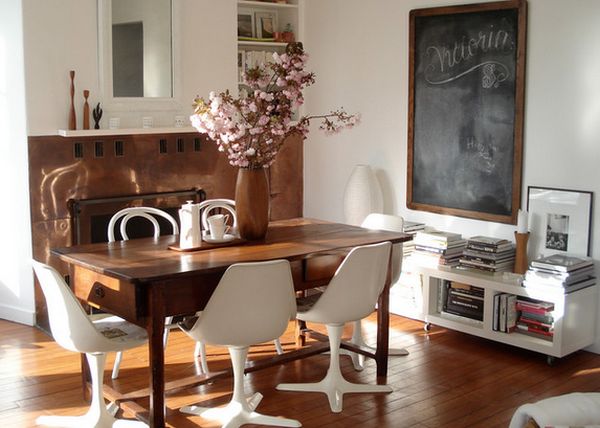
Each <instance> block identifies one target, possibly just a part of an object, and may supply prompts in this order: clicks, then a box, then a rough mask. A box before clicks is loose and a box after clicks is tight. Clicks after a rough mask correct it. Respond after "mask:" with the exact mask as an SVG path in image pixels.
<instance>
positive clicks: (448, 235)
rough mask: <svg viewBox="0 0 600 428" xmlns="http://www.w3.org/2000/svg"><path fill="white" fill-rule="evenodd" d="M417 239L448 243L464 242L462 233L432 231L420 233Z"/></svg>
mask: <svg viewBox="0 0 600 428" xmlns="http://www.w3.org/2000/svg"><path fill="white" fill-rule="evenodd" d="M417 238H423V239H426V240H432V241H439V242H446V243H448V242H452V241H459V240H462V235H461V234H460V233H453V232H444V231H443V230H430V231H428V232H424V231H423V232H418V233H417Z"/></svg>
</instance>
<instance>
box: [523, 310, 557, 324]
mask: <svg viewBox="0 0 600 428" xmlns="http://www.w3.org/2000/svg"><path fill="white" fill-rule="evenodd" d="M519 314H520V318H525V319H531V320H535V321H537V322H540V323H543V324H548V325H553V324H554V316H553V315H552V314H549V315H543V314H536V313H534V312H524V311H519Z"/></svg>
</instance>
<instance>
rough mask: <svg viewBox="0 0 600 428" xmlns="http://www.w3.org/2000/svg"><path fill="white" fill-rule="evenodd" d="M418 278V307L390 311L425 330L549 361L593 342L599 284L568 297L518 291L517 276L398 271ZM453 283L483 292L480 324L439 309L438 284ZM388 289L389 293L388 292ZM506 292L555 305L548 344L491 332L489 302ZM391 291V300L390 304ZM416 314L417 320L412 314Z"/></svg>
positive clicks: (436, 270)
mask: <svg viewBox="0 0 600 428" xmlns="http://www.w3.org/2000/svg"><path fill="white" fill-rule="evenodd" d="M404 270H406V271H410V272H411V273H412V274H413V275H420V278H421V287H419V288H420V290H421V292H422V296H421V297H420V298H419V299H418V300H419V301H420V302H422V307H418V308H413V310H412V311H410V312H407V311H406V310H404V311H403V310H395V311H394V310H393V308H394V304H393V302H390V307H391V308H392V310H393V311H394V312H395V313H398V314H399V315H405V316H409V317H411V318H416V319H420V320H422V321H424V322H425V323H426V324H425V328H426V330H429V329H430V328H431V325H437V326H440V327H444V328H449V329H451V330H456V331H461V332H464V333H467V334H472V335H474V336H479V337H483V338H486V339H490V340H494V341H496V342H502V343H505V344H508V345H512V346H517V347H519V348H524V349H528V350H531V351H535V352H540V353H542V354H545V355H547V356H548V362H549V363H551V362H552V360H553V359H554V358H560V357H563V356H565V355H568V354H571V353H573V352H575V351H577V350H579V349H582V348H585V347H586V346H589V345H591V344H593V343H594V339H595V327H596V312H597V301H598V297H597V293H598V286H597V285H593V286H590V287H587V288H584V289H581V290H578V291H574V292H572V293H569V294H563V293H562V292H557V293H548V292H540V291H534V290H531V289H528V288H525V287H522V286H521V285H520V282H519V276H518V275H515V274H510V273H508V274H503V273H497V274H488V273H483V272H482V273H479V272H475V271H470V270H461V269H456V268H445V267H438V268H432V267H424V266H419V265H417V264H414V263H411V262H410V259H405V263H404V267H403V271H404ZM444 280H446V281H456V282H459V283H462V284H468V285H472V286H475V287H479V288H482V289H483V290H484V310H483V321H476V320H472V319H469V318H466V317H461V316H457V315H453V314H447V313H445V312H443V311H442V310H441V304H440V302H441V301H442V299H443V297H444V296H443V294H442V293H443V287H442V283H443V281H444ZM392 290H393V289H392ZM499 293H508V294H514V295H516V296H525V297H529V298H532V299H536V300H540V301H544V302H551V303H553V304H554V336H553V337H552V340H544V339H541V338H538V337H533V336H529V335H525V334H522V333H519V331H518V330H517V331H514V332H512V333H504V332H500V331H495V330H493V318H494V314H493V307H494V303H493V299H494V296H495V295H496V294H499ZM393 298H394V297H393V291H392V295H391V299H392V300H393ZM415 315H416V316H415Z"/></svg>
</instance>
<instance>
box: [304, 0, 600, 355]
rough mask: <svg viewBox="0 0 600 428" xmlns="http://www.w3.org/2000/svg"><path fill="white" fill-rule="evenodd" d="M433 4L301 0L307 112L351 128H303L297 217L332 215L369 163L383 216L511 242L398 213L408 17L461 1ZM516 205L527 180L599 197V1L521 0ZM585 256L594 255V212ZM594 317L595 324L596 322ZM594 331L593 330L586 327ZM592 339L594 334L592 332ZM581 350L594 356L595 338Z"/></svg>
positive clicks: (509, 232) (458, 223)
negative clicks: (524, 4) (308, 79)
mask: <svg viewBox="0 0 600 428" xmlns="http://www.w3.org/2000/svg"><path fill="white" fill-rule="evenodd" d="M468 2H469V1H461V2H450V1H445V0H444V1H435V0H428V1H422V0H405V1H395V0H376V1H371V2H368V7H367V5H366V2H364V1H363V0H328V1H326V2H310V1H309V2H306V4H307V11H306V22H307V23H309V26H308V27H307V31H306V32H305V34H306V37H305V40H306V42H305V47H306V49H307V51H308V52H309V53H310V54H311V59H310V62H309V65H310V67H309V68H311V69H312V70H313V71H315V72H316V73H317V83H316V84H315V85H314V86H313V87H312V88H310V89H311V90H310V92H309V96H308V97H307V104H306V111H307V112H308V113H317V112H323V111H328V109H331V108H334V107H336V106H338V105H343V106H344V107H345V108H346V109H347V110H349V111H360V112H361V113H362V124H361V125H360V126H359V127H357V128H355V129H353V130H351V131H349V132H345V133H342V134H339V135H336V136H334V137H326V136H323V135H322V134H320V133H319V132H318V131H316V130H313V132H312V133H311V134H310V136H309V138H308V140H307V142H306V145H305V156H306V157H305V191H304V195H305V211H304V212H305V215H306V216H310V217H317V218H324V219H329V220H337V221H342V220H343V210H342V193H343V189H344V186H345V182H346V180H347V179H348V177H349V176H350V172H351V170H352V167H353V165H355V164H357V163H368V164H370V165H372V166H373V167H374V168H375V169H376V171H377V175H378V178H379V179H380V181H381V182H382V185H383V190H384V200H385V207H384V211H385V212H387V213H395V214H400V215H402V216H404V217H405V218H407V219H409V220H420V221H425V222H426V223H427V224H428V225H430V226H433V227H436V228H438V229H442V230H451V231H457V232H461V233H463V234H464V235H465V236H467V237H468V236H473V235H477V234H483V235H490V236H497V237H502V238H507V239H511V240H512V239H513V232H514V231H515V226H509V225H504V224H499V223H491V222H483V221H476V220H468V219H463V218H458V217H451V216H443V215H438V214H432V213H427V212H422V211H412V210H408V209H407V208H406V164H407V151H406V148H407V120H408V119H407V117H408V15H409V11H410V10H411V9H416V8H423V7H433V6H441V5H447V4H458V3H468ZM528 4H529V11H528V16H529V18H528V42H527V64H526V68H527V78H526V96H525V99H526V107H525V136H524V163H523V165H524V168H523V180H522V184H523V187H522V193H523V198H522V205H523V206H526V204H527V201H526V197H527V196H526V194H527V186H528V185H536V186H545V187H559V188H567V189H580V190H589V191H593V192H594V193H595V196H596V199H597V198H598V197H600V170H599V168H598V165H599V161H600V96H599V94H600V79H599V74H598V70H600V56H599V55H598V46H600V25H598V22H599V19H600V2H598V1H595V0H578V1H576V2H564V1H561V0H529V2H528ZM593 224H594V225H595V227H593V236H592V243H593V244H592V256H593V257H594V258H595V259H596V260H598V259H600V209H598V207H596V208H595V210H594V215H593ZM599 322H600V320H599ZM597 332H600V327H598V328H597ZM597 334H598V333H597ZM597 337H599V338H598V339H597V341H596V344H595V345H594V346H593V347H592V349H593V350H595V351H596V352H600V336H597Z"/></svg>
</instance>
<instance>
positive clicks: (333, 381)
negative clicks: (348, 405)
mask: <svg viewBox="0 0 600 428" xmlns="http://www.w3.org/2000/svg"><path fill="white" fill-rule="evenodd" d="M343 329H344V326H343V324H342V325H331V324H328V325H327V334H328V335H329V344H330V348H331V352H330V359H329V369H328V370H327V375H325V378H323V379H322V380H321V381H320V382H316V383H281V384H279V385H277V389H278V390H280V391H300V392H322V393H324V394H326V395H327V398H328V399H329V406H330V407H331V411H332V412H334V413H339V412H341V411H342V407H343V398H344V394H354V393H388V392H392V388H390V387H389V386H387V385H365V384H357V383H351V382H348V381H347V380H346V379H344V376H343V375H342V371H341V369H340V341H341V338H342V330H343Z"/></svg>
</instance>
